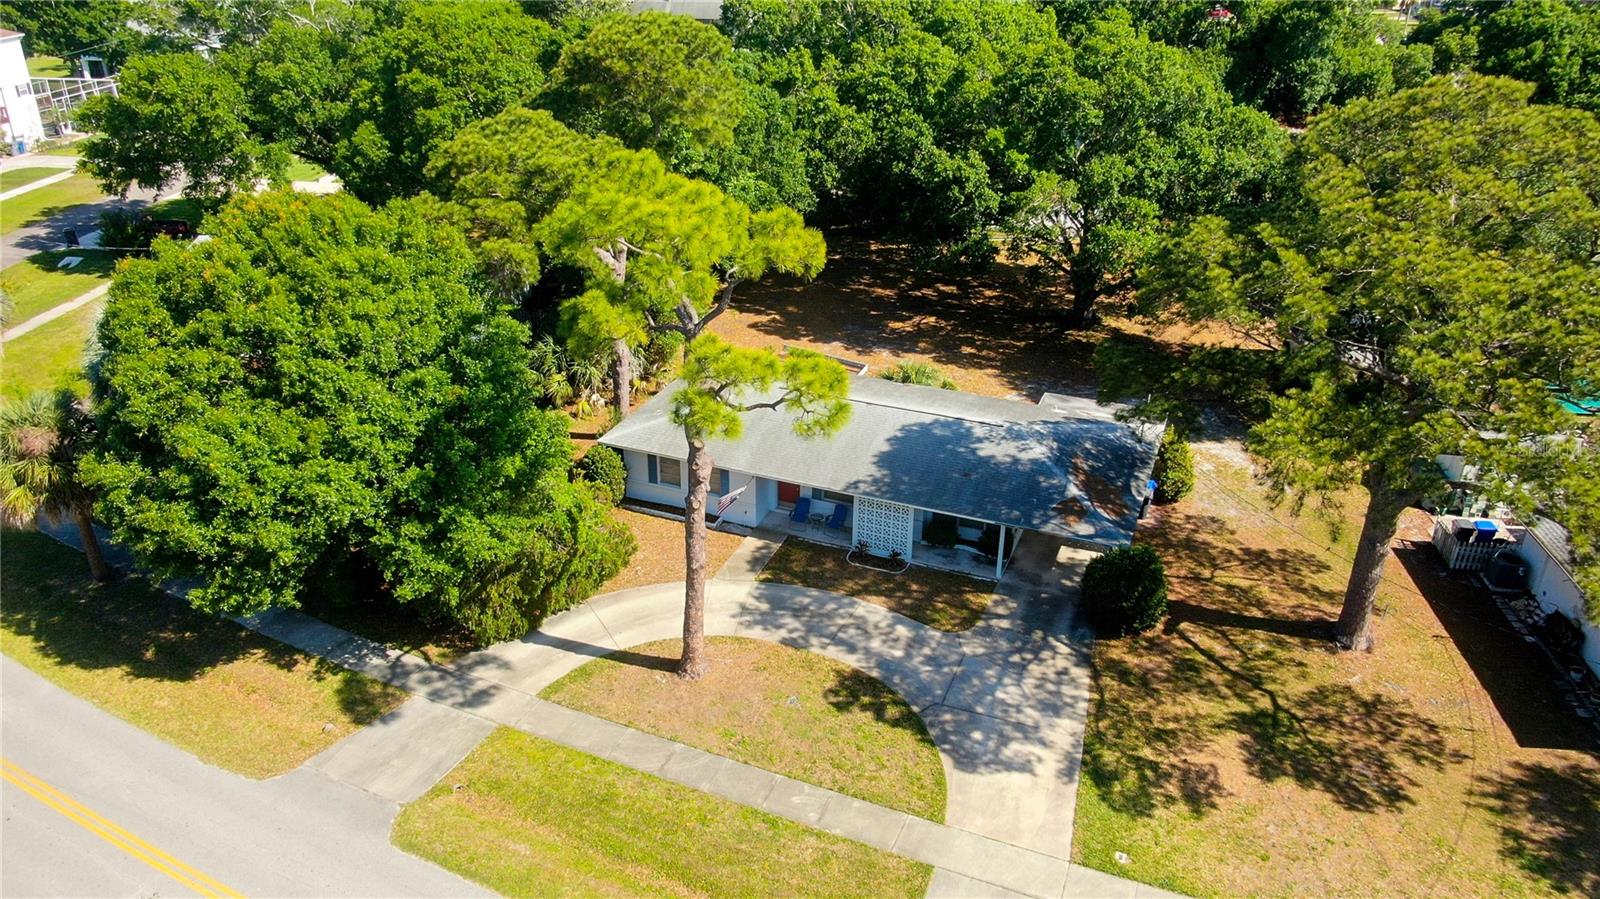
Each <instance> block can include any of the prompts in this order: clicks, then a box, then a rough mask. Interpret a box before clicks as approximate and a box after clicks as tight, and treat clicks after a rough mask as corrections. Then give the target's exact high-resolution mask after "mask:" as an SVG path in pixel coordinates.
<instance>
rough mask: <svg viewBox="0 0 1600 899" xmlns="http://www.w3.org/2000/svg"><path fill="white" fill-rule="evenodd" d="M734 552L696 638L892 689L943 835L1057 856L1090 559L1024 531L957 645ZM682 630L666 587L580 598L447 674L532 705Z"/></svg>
mask: <svg viewBox="0 0 1600 899" xmlns="http://www.w3.org/2000/svg"><path fill="white" fill-rule="evenodd" d="M759 539H760V538H752V540H759ZM745 555H747V554H746V553H745V552H744V551H742V550H741V552H740V553H738V554H735V556H734V558H732V559H730V560H729V563H728V566H727V567H726V568H725V569H724V571H725V572H727V571H728V570H729V569H734V570H737V571H739V572H740V574H739V575H738V576H734V577H727V576H723V575H719V576H718V577H717V578H715V579H713V580H712V582H711V583H710V584H709V585H708V590H707V597H706V633H707V634H711V635H719V634H726V635H737V636H746V637H754V638H757V639H763V640H770V641H773V642H778V643H783V644H786V645H789V646H796V647H799V648H801V649H806V650H809V651H812V652H816V653H820V654H822V655H826V656H830V657H832V658H835V659H838V660H840V661H842V662H845V663H847V664H849V665H852V666H854V667H856V668H859V669H861V670H862V671H865V672H867V673H868V674H871V675H872V676H874V677H876V678H878V679H879V680H881V681H883V682H884V683H886V684H888V685H889V686H890V687H893V688H894V689H895V690H896V691H897V692H899V693H900V695H902V696H904V697H905V698H906V700H907V701H908V702H909V703H910V704H911V705H912V707H914V708H916V709H917V710H918V711H919V712H920V713H921V715H922V718H923V720H924V721H925V722H926V723H927V725H928V730H929V733H930V734H931V735H932V737H933V740H934V743H935V744H936V745H937V746H938V747H939V753H940V756H941V757H942V759H943V761H944V768H945V779H946V791H947V801H946V813H945V823H946V824H949V825H950V826H952V827H958V828H961V829H962V830H966V831H971V832H973V833H977V834H981V835H983V836H986V837H990V838H993V839H996V840H1000V841H1002V842H1005V843H1010V844H1012V845H1015V846H1020V847H1022V848H1025V849H1029V850H1032V851H1035V852H1039V853H1043V854H1045V855H1048V856H1051V857H1053V858H1057V859H1070V857H1071V855H1072V817H1073V809H1074V805H1075V803H1076V797H1077V785H1078V766H1079V757H1080V755H1081V752H1082V748H1083V729H1084V723H1085V719H1086V718H1087V715H1088V706H1089V683H1090V675H1089V661H1090V659H1089V648H1090V646H1091V640H1090V636H1089V634H1088V632H1087V631H1084V630H1080V629H1078V627H1077V625H1076V621H1075V620H1076V606H1077V591H1078V581H1079V580H1080V578H1081V577H1082V572H1083V566H1084V565H1086V564H1087V563H1088V560H1089V559H1090V558H1091V557H1092V554H1091V553H1088V552H1086V551H1082V550H1075V549H1071V548H1069V547H1066V546H1063V545H1062V544H1060V543H1059V542H1057V541H1054V540H1051V539H1049V538H1047V537H1044V536H1042V535H1039V534H1029V535H1028V537H1027V538H1026V539H1025V540H1024V541H1023V542H1022V543H1021V544H1020V546H1019V549H1018V550H1017V555H1016V556H1015V557H1014V558H1013V561H1012V564H1011V568H1010V570H1009V571H1008V572H1007V573H1006V577H1005V578H1004V579H1003V580H1002V581H1001V582H1000V585H999V587H998V588H997V595H996V597H995V600H994V602H993V603H992V604H991V605H990V607H989V610H988V611H987V612H986V613H985V615H984V617H983V619H982V620H980V622H979V623H978V624H977V625H976V626H975V627H973V628H972V629H971V630H969V631H966V632H964V633H960V634H952V633H947V632H944V631H940V630H936V629H934V628H932V627H929V626H927V625H924V624H922V623H920V622H917V621H913V620H912V619H910V618H906V617H904V616H902V615H898V614H896V613H894V612H891V611H889V610H887V609H884V608H881V607H879V606H875V605H872V604H870V603H865V602H862V601H860V600H858V599H855V598H853V597H848V596H840V595H838V594H831V593H827V592H826V591H822V590H814V589H810V588H806V587H795V586H790V585H786V584H775V583H756V582H752V581H750V580H747V579H746V577H745V576H744V575H746V574H747V573H748V572H747V570H746V566H745V565H744V560H743V556H745ZM757 555H758V556H759V555H760V554H759V553H758V554H757ZM682 626H683V585H682V584H681V583H671V584H659V585H654V586H649V587H639V588H636V589H632V590H624V591H621V592H618V593H613V594H610V595H608V596H603V597H600V598H598V599H595V600H592V601H590V602H588V603H586V604H584V605H583V606H580V607H578V608H576V609H573V610H571V611H569V612H565V613H563V614H561V615H558V616H556V617H555V618H553V619H551V620H550V621H548V622H546V623H545V625H544V626H543V627H541V628H540V629H539V630H538V631H536V632H534V633H532V634H529V635H528V636H527V637H526V638H524V639H522V640H520V641H514V642H511V643H503V644H500V645H498V646H494V647H490V648H489V649H486V650H483V651H481V652H477V653H473V654H470V655H467V656H464V657H462V658H460V659H457V660H456V661H454V662H453V663H451V665H450V667H451V668H453V669H455V670H458V671H462V672H466V673H470V674H471V675H472V676H473V677H476V678H479V679H482V680H485V681H489V682H493V683H498V684H502V685H504V686H507V687H510V688H512V689H514V690H518V691H521V692H525V693H528V694H536V693H538V692H539V691H540V690H541V689H543V688H544V687H545V686H548V685H549V684H550V683H553V682H554V681H555V680H556V679H558V678H560V677H561V676H562V675H564V674H566V673H567V672H569V671H571V670H573V669H574V668H577V667H578V666H579V665H582V664H583V663H585V662H587V661H589V660H591V659H593V658H595V657H597V656H601V655H605V654H607V653H611V652H615V651H617V650H619V649H626V648H628V647H630V646H636V645H638V644H640V643H646V642H650V641H653V640H662V639H667V638H671V637H675V636H678V635H679V634H680V633H681V632H682Z"/></svg>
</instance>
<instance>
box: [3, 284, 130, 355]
mask: <svg viewBox="0 0 1600 899" xmlns="http://www.w3.org/2000/svg"><path fill="white" fill-rule="evenodd" d="M110 289H111V285H110V284H109V283H108V284H102V285H100V286H99V287H96V288H94V289H93V290H90V291H88V292H87V293H84V294H81V295H79V296H76V297H73V298H72V299H70V300H68V301H66V302H65V303H62V304H61V305H59V306H53V307H51V308H49V309H46V310H45V311H43V312H41V313H39V314H38V315H35V316H34V317H33V318H30V319H28V320H27V321H25V322H18V323H17V325H16V326H15V327H11V328H7V329H6V332H5V336H4V337H0V340H3V341H6V342H10V341H12V340H15V339H16V338H18V337H21V336H22V335H24V334H26V333H28V332H29V331H32V330H34V329H36V328H38V327H40V326H42V325H48V324H49V323H51V322H53V321H55V320H56V319H58V318H60V317H61V316H63V315H67V314H70V313H71V312H73V311H74V310H77V309H82V308H83V307H85V306H87V305H89V304H90V303H93V302H94V301H95V300H98V299H100V298H101V297H103V296H105V295H106V292H107V291H109V290H110Z"/></svg>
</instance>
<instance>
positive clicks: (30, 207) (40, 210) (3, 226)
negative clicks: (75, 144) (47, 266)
mask: <svg viewBox="0 0 1600 899" xmlns="http://www.w3.org/2000/svg"><path fill="white" fill-rule="evenodd" d="M105 196H106V195H105V194H104V193H102V192H101V190H100V186H99V185H98V184H96V183H95V180H94V179H93V178H90V177H89V176H88V175H82V174H79V175H73V176H72V177H71V178H68V179H67V180H65V181H57V182H56V183H54V184H47V185H45V186H44V187H41V188H39V189H38V190H30V191H28V192H27V193H25V194H23V195H22V196H19V197H13V198H11V199H9V200H7V201H5V204H4V206H3V207H0V234H10V233H11V232H12V231H15V230H17V229H19V228H26V227H28V226H29V225H36V224H38V223H40V222H42V221H44V220H45V219H48V218H50V217H51V216H54V215H59V214H60V213H62V212H65V211H66V210H67V209H69V208H71V207H73V206H77V205H79V204H82V203H92V202H94V201H95V200H102V199H105Z"/></svg>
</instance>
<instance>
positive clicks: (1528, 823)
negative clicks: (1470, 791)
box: [1475, 760, 1600, 896]
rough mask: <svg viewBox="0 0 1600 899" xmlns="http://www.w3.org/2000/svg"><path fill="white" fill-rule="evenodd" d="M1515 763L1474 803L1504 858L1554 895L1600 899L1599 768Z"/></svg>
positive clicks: (1574, 763)
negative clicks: (1488, 818) (1490, 823)
mask: <svg viewBox="0 0 1600 899" xmlns="http://www.w3.org/2000/svg"><path fill="white" fill-rule="evenodd" d="M1596 761H1597V760H1591V761H1588V762H1585V761H1582V760H1573V761H1570V762H1566V763H1562V764H1557V763H1540V762H1513V763H1511V765H1510V766H1509V769H1508V770H1507V771H1505V772H1502V773H1501V775H1500V776H1499V777H1498V778H1497V779H1496V780H1495V781H1494V783H1493V784H1491V785H1489V787H1488V789H1487V790H1486V791H1485V792H1482V793H1480V795H1479V796H1478V797H1477V799H1476V800H1475V801H1476V803H1477V805H1478V806H1479V807H1480V808H1483V809H1486V810H1487V811H1489V812H1490V813H1492V814H1493V815H1494V816H1495V818H1496V824H1497V825H1498V826H1499V828H1500V836H1501V840H1502V846H1501V853H1502V854H1503V855H1505V856H1506V857H1507V858H1509V859H1511V860H1512V861H1513V862H1515V863H1516V864H1517V865H1518V866H1519V867H1521V868H1522V869H1523V870H1525V871H1527V872H1529V873H1530V874H1533V875H1535V876H1537V877H1539V878H1540V879H1542V880H1543V881H1544V882H1545V883H1547V884H1549V885H1550V886H1551V887H1552V888H1553V889H1557V890H1561V891H1564V892H1571V893H1576V894H1578V895H1581V896H1596V895H1600V764H1597V763H1596Z"/></svg>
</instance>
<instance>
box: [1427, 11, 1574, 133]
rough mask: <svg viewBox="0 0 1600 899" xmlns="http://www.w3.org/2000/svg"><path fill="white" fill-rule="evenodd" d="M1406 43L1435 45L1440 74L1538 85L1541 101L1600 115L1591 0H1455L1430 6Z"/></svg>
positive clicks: (1434, 58)
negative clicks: (1445, 5) (1495, 0)
mask: <svg viewBox="0 0 1600 899" xmlns="http://www.w3.org/2000/svg"><path fill="white" fill-rule="evenodd" d="M1407 40H1408V41H1409V42H1411V43H1413V44H1416V45H1418V46H1425V47H1431V48H1432V49H1433V62H1434V70H1435V71H1438V72H1464V71H1473V70H1476V71H1478V72H1482V73H1484V74H1486V75H1504V76H1506V77H1509V78H1516V79H1518V80H1519V81H1528V82H1532V83H1533V84H1534V85H1536V86H1537V90H1535V91H1534V95H1533V97H1534V99H1535V100H1537V101H1540V102H1543V103H1560V104H1563V105H1566V106H1576V107H1578V108H1579V109H1587V110H1589V111H1590V112H1595V113H1600V7H1596V6H1595V5H1594V4H1592V3H1574V2H1565V0H1517V2H1512V3H1473V2H1463V3H1452V4H1451V5H1450V6H1449V7H1448V8H1447V10H1445V11H1443V12H1441V11H1439V10H1428V11H1427V12H1426V14H1425V16H1424V18H1423V20H1422V22H1421V23H1420V24H1419V25H1418V26H1417V28H1416V29H1415V31H1413V32H1412V34H1411V35H1409V36H1408V38H1407Z"/></svg>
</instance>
